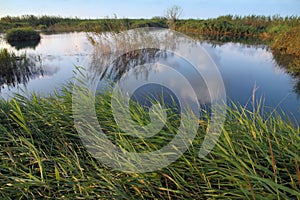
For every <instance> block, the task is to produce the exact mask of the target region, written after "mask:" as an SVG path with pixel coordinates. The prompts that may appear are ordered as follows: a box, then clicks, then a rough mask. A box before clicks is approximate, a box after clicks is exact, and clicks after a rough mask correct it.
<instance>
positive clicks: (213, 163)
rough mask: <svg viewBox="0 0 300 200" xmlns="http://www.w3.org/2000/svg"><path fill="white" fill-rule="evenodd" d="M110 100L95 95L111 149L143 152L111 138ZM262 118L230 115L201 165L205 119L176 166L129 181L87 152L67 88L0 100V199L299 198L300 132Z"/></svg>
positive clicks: (113, 132) (241, 113)
mask: <svg viewBox="0 0 300 200" xmlns="http://www.w3.org/2000/svg"><path fill="white" fill-rule="evenodd" d="M109 98H110V96H109V95H103V96H99V97H98V98H97V103H96V110H97V115H98V119H99V121H100V124H101V125H102V126H103V127H105V128H104V129H105V131H106V133H108V134H111V135H113V136H115V137H112V138H114V140H115V141H114V142H115V143H116V144H122V145H123V146H128V145H129V146H130V147H131V148H144V147H145V145H144V143H143V142H137V143H135V146H131V145H130V144H128V140H126V137H125V136H123V135H122V133H120V132H119V131H116V130H117V129H116V128H115V127H116V126H115V122H114V120H113V118H112V117H111V108H110V101H109ZM136 108H137V107H135V109H134V110H133V114H134V112H137V110H140V109H136ZM259 113H261V110H259V109H257V111H256V112H255V113H252V112H251V111H248V110H244V109H242V108H237V107H236V108H234V109H229V110H228V114H227V120H226V123H225V127H224V131H223V133H222V135H221V137H220V140H219V142H218V143H217V145H216V146H215V147H214V149H213V151H212V152H211V153H210V154H209V155H208V156H207V157H206V158H205V159H202V160H201V159H199V158H198V157H197V154H198V151H199V148H200V144H201V143H202V141H203V137H204V135H205V129H206V127H207V121H205V120H204V121H201V122H200V128H199V130H198V135H197V136H196V139H195V140H194V142H193V144H192V146H191V147H190V148H189V150H188V151H187V152H186V153H185V154H184V155H183V156H182V157H181V158H180V159H179V160H177V161H176V162H174V163H173V164H171V165H170V166H168V167H166V168H163V169H161V170H159V171H156V172H152V173H144V174H137V173H136V174H135V173H134V174H127V173H123V172H118V171H114V170H111V169H109V168H108V167H106V166H104V165H102V164H101V163H100V162H99V161H97V160H96V159H94V158H93V157H92V156H91V155H90V154H89V153H88V152H87V151H86V150H85V148H84V146H83V145H82V143H81V141H80V139H79V137H78V134H77V132H76V130H75V128H74V122H73V118H72V95H71V93H70V92H69V89H68V87H67V88H66V89H64V91H63V92H62V93H61V94H56V95H54V96H52V97H48V98H39V97H37V96H33V97H32V98H31V99H30V100H29V99H27V98H25V97H22V96H16V97H15V98H14V99H12V100H10V101H7V102H6V101H0V119H1V124H0V132H1V134H0V146H1V149H0V198H1V199H5V198H10V199H16V198H18V199H19V198H30V199H33V198H43V199H46V198H57V199H66V198H67V199H76V198H85V199H87V198H91V199H95V198H100V199H104V198H110V199H111V198H128V199H141V198H145V199H154V198H157V199H186V198H193V199H207V198H212V199H224V198H230V199H245V198H247V199H248V198H249V199H264V198H268V199H300V169H299V165H300V154H299V149H300V137H299V135H298V134H299V128H296V127H294V126H293V125H292V124H291V123H289V122H288V121H287V120H283V119H281V118H280V116H279V115H276V116H274V117H268V118H267V119H266V117H261V115H260V114H259ZM135 116H137V117H138V116H143V114H142V115H141V114H137V113H136V115H135ZM156 142H159V141H157V140H156Z"/></svg>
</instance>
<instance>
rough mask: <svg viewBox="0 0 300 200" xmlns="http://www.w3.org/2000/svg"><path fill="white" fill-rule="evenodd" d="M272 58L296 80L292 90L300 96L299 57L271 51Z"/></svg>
mask: <svg viewBox="0 0 300 200" xmlns="http://www.w3.org/2000/svg"><path fill="white" fill-rule="evenodd" d="M272 53H273V58H274V60H275V62H276V63H277V64H278V66H279V67H280V68H282V69H283V70H284V71H286V72H287V73H289V74H290V75H292V77H293V78H294V79H295V80H296V84H295V85H294V92H295V93H296V94H297V95H298V97H300V69H299V67H300V58H298V57H295V56H293V55H289V54H284V53H280V52H276V51H272Z"/></svg>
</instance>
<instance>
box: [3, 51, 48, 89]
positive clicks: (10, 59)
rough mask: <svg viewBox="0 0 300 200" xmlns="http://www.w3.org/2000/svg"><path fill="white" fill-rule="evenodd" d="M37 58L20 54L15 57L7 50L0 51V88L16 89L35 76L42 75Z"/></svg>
mask: <svg viewBox="0 0 300 200" xmlns="http://www.w3.org/2000/svg"><path fill="white" fill-rule="evenodd" d="M37 63H41V60H40V58H39V57H33V56H28V55H26V53H25V54H21V55H19V56H17V55H16V54H15V53H13V52H9V51H8V50H7V49H1V50H0V86H1V88H4V86H5V85H6V86H8V88H9V87H16V86H18V85H19V84H23V85H26V84H27V83H28V81H29V80H30V79H31V78H33V77H36V76H39V75H43V70H42V68H41V65H37Z"/></svg>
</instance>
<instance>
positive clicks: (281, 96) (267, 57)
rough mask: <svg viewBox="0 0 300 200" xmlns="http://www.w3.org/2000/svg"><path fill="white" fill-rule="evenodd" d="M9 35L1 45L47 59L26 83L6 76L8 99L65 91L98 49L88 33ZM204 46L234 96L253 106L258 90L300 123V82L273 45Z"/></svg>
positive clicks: (113, 74) (148, 73)
mask: <svg viewBox="0 0 300 200" xmlns="http://www.w3.org/2000/svg"><path fill="white" fill-rule="evenodd" d="M3 37H4V35H1V38H0V47H1V48H7V49H9V50H11V51H14V52H16V54H20V53H24V52H26V54H27V55H31V56H33V57H39V58H40V60H41V61H40V62H39V63H37V64H36V66H35V67H34V69H32V70H31V72H30V70H29V72H28V74H27V75H26V77H28V78H27V79H26V80H25V81H22V82H16V83H15V84H12V83H6V82H5V81H6V79H7V77H0V78H1V82H0V83H1V88H0V95H1V97H2V98H4V99H9V98H10V97H11V96H12V95H13V94H14V93H24V91H26V92H27V93H31V92H33V91H34V92H36V93H39V94H41V95H44V96H46V95H49V94H51V93H53V91H54V90H59V88H61V87H62V86H63V84H66V83H68V82H70V81H73V76H74V70H75V69H76V68H75V66H82V65H91V64H92V63H91V62H92V61H91V57H92V56H93V54H94V47H93V45H92V43H91V42H90V40H88V37H87V34H86V33H83V32H79V33H60V34H49V35H46V34H42V39H41V41H40V43H39V44H37V46H31V47H27V48H26V47H25V48H22V49H19V50H17V49H16V48H15V47H12V46H10V45H9V44H8V43H6V41H5V40H4V39H3ZM201 44H202V46H203V48H204V49H205V50H206V51H207V52H208V54H209V55H210V57H211V58H212V59H213V61H214V62H215V63H216V65H217V67H218V69H219V71H220V73H221V76H222V78H223V81H224V85H225V89H226V94H227V97H228V98H229V99H230V100H232V101H233V102H235V103H238V104H241V105H245V106H247V107H249V108H251V107H252V93H253V90H254V89H255V88H256V90H255V98H256V100H259V99H260V98H262V101H263V104H264V105H265V106H266V107H267V108H266V109H267V110H268V111H269V112H272V110H273V109H276V110H279V111H280V110H283V111H284V112H285V113H287V114H289V116H290V117H292V116H294V117H295V119H296V120H297V121H298V122H299V121H300V112H299V108H300V99H299V95H300V94H298V93H297V90H296V87H297V84H299V80H298V79H297V78H295V77H292V76H291V75H290V74H288V73H286V71H285V69H284V68H282V67H280V66H278V64H277V63H276V61H275V60H274V59H273V55H272V52H270V51H269V49H268V48H267V46H264V45H243V44H240V43H231V42H228V43H223V44H220V45H215V44H211V43H210V42H207V41H201ZM153 51H155V52H153ZM138 53H140V54H144V55H147V57H148V58H149V56H150V57H151V55H153V54H155V55H157V53H159V54H163V52H159V51H156V50H149V51H146V52H143V51H140V52H138ZM166 56H167V57H168V59H169V60H166V58H163V57H159V58H155V59H158V60H159V61H163V60H164V61H165V62H168V63H172V60H173V61H174V60H175V61H176V60H178V58H175V57H174V55H172V54H170V53H167V54H166ZM170 59H171V60H170ZM179 65H180V66H179V68H180V71H181V72H182V73H186V74H187V76H189V71H188V69H187V68H185V67H184V66H185V65H187V64H186V63H185V62H179ZM96 67H97V66H96ZM127 67H128V66H127ZM37 69H38V70H37ZM120 69H123V68H122V66H119V68H118V69H113V68H111V69H108V70H105V74H104V75H103V77H110V80H113V81H117V80H118V78H120V77H118V76H121V75H122V73H125V72H126V70H125V71H122V73H120ZM118 73H119V74H118ZM190 74H192V72H191V73H190ZM127 76H128V79H129V82H130V81H135V79H148V78H149V77H156V78H157V79H159V78H163V79H168V80H172V76H167V75H166V72H164V71H159V70H151V69H148V70H136V71H134V73H131V72H130V73H129V74H127ZM173 78H174V77H173ZM106 80H107V79H105V78H103V80H102V81H100V83H99V90H104V89H105V85H106V83H105V82H106ZM145 90H146V91H150V90H149V88H147V87H146V88H144V90H143V91H142V92H145Z"/></svg>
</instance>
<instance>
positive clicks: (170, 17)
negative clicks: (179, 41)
mask: <svg viewBox="0 0 300 200" xmlns="http://www.w3.org/2000/svg"><path fill="white" fill-rule="evenodd" d="M181 15H182V8H181V7H180V6H177V5H174V6H172V7H170V8H168V9H167V10H166V11H165V17H166V18H167V23H168V26H169V28H170V29H175V21H176V20H177V19H179V17H180V16H181Z"/></svg>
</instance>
